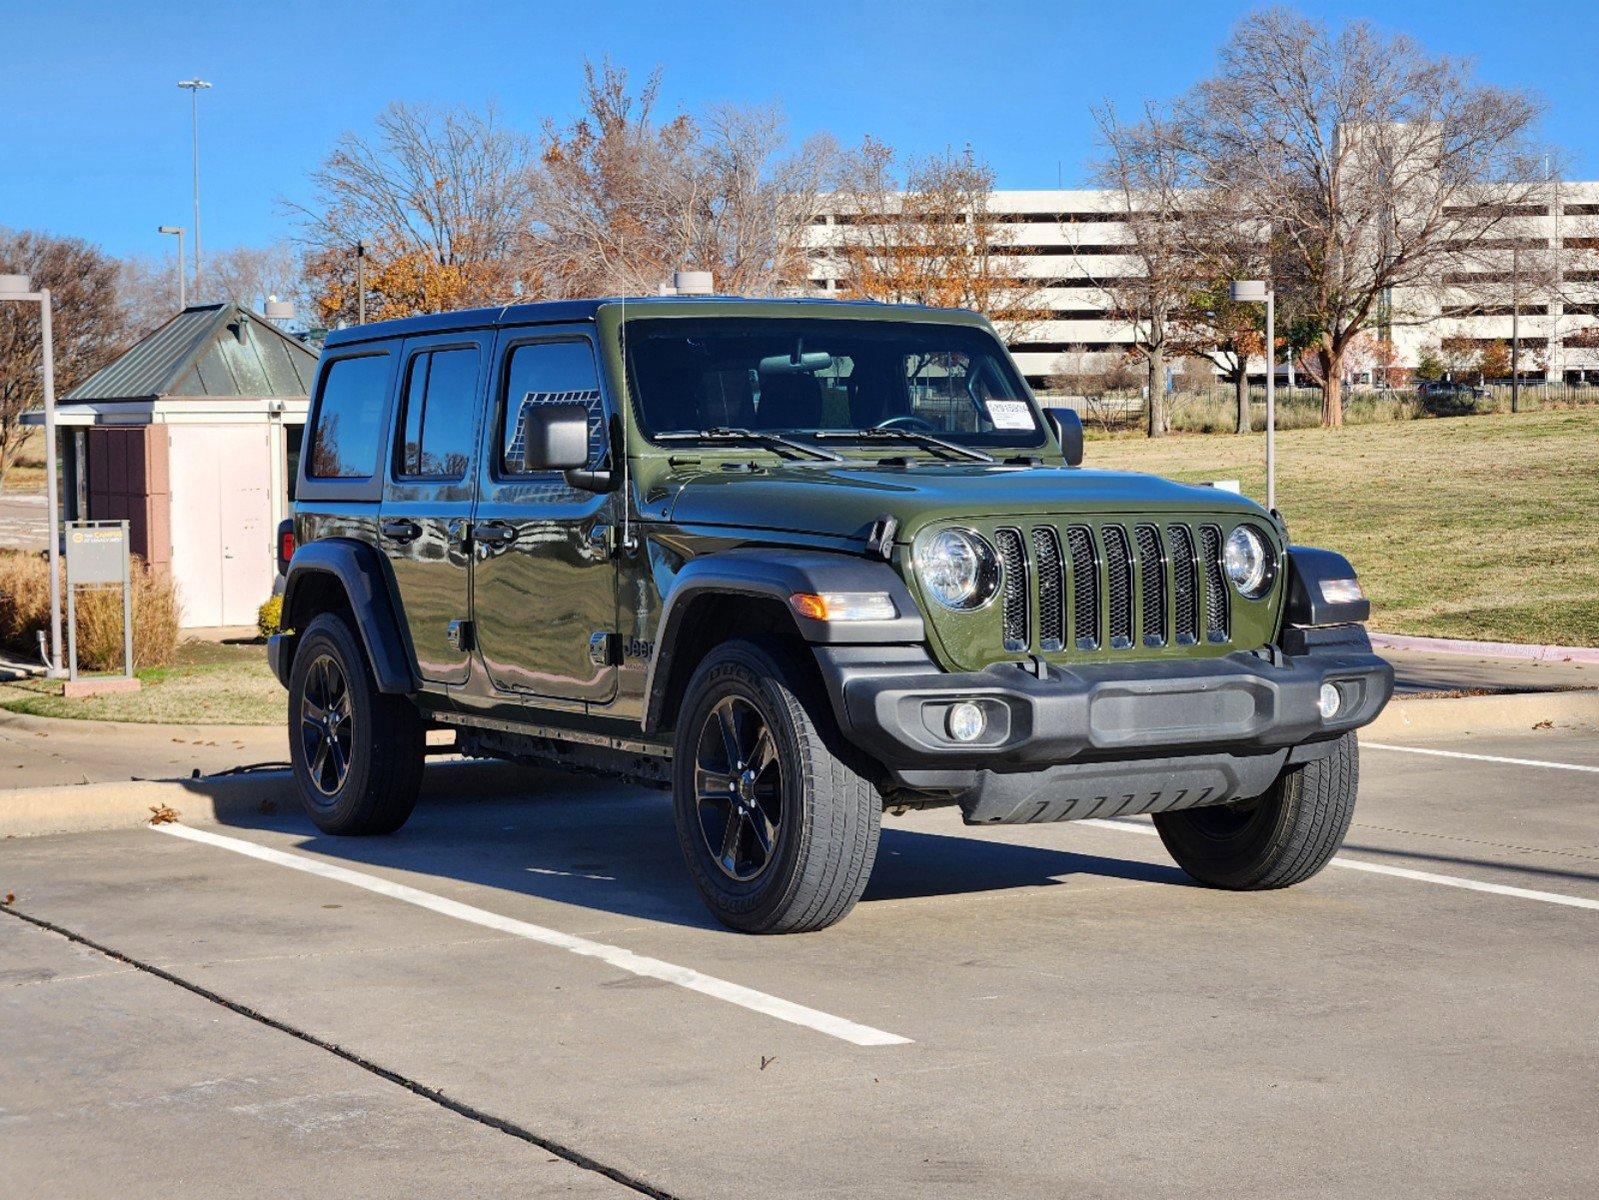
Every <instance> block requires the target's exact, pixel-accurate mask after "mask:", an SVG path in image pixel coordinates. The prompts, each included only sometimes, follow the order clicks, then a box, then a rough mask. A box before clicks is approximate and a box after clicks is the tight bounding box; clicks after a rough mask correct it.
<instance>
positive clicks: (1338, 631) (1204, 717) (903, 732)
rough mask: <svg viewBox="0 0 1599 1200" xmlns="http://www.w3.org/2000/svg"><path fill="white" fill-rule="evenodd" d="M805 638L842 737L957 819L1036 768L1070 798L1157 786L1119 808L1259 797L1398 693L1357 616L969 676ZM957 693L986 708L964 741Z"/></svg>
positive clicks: (915, 659)
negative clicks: (1266, 644)
mask: <svg viewBox="0 0 1599 1200" xmlns="http://www.w3.org/2000/svg"><path fill="white" fill-rule="evenodd" d="M815 649H816V651H817V660H818V663H819V664H820V666H821V669H822V674H823V678H824V680H825V681H826V683H827V686H828V691H829V694H830V695H831V697H832V701H833V706H834V710H835V713H836V715H837V717H838V719H839V724H840V727H841V729H842V730H843V732H844V735H845V737H846V738H848V739H849V740H850V741H851V742H852V743H854V744H855V745H856V746H857V747H859V748H860V749H861V750H862V751H864V752H865V753H866V754H867V755H869V756H870V757H871V758H872V759H873V760H874V761H875V762H877V763H879V764H881V766H882V767H883V769H884V770H885V771H886V772H887V774H888V775H889V777H890V780H889V783H890V786H894V787H898V788H902V789H910V790H915V791H923V792H927V791H934V792H946V793H953V794H957V795H959V796H961V797H962V799H961V803H962V805H963V807H965V808H967V809H968V812H967V816H968V819H972V818H973V805H972V804H971V803H969V802H968V800H969V797H970V795H971V793H973V792H974V791H976V792H982V791H985V790H993V789H995V788H997V789H998V791H1000V792H1006V793H1018V792H1025V793H1026V797H1033V798H1036V797H1037V794H1038V793H1039V791H1040V790H1041V787H1042V785H1044V784H1045V783H1046V782H1047V780H1046V779H1033V780H1029V781H1026V782H1025V784H1024V781H1023V780H1022V779H1020V778H1016V777H1018V776H1023V775H1031V776H1037V775H1040V774H1043V775H1045V776H1053V777H1055V778H1056V779H1057V780H1059V781H1060V782H1061V783H1062V786H1065V782H1066V781H1067V780H1072V781H1075V782H1073V783H1072V784H1071V786H1070V787H1069V788H1067V790H1069V791H1071V792H1072V793H1073V795H1074V796H1077V794H1078V793H1082V795H1081V796H1077V798H1078V799H1083V798H1086V799H1093V798H1094V795H1090V793H1095V794H1097V792H1096V789H1097V791H1098V792H1103V793H1105V796H1103V797H1100V798H1102V799H1104V798H1107V797H1109V795H1110V794H1111V793H1115V794H1116V795H1118V796H1127V795H1129V794H1133V795H1135V796H1136V795H1137V794H1138V793H1146V792H1150V793H1152V792H1159V793H1160V797H1159V798H1155V799H1150V798H1148V797H1146V798H1145V799H1144V800H1136V799H1135V800H1133V801H1131V802H1130V803H1129V804H1127V805H1124V806H1122V807H1120V808H1117V809H1116V811H1118V812H1126V811H1141V812H1148V811H1155V810H1156V809H1158V808H1169V807H1178V806H1183V805H1186V804H1189V803H1218V802H1220V801H1222V800H1226V799H1231V798H1235V797H1238V796H1248V795H1258V794H1259V793H1260V792H1261V791H1263V790H1264V789H1265V788H1266V787H1268V786H1270V783H1271V781H1272V780H1273V779H1275V778H1276V775H1277V773H1278V772H1279V771H1280V770H1281V769H1282V767H1283V766H1285V765H1287V764H1288V763H1289V762H1290V761H1297V760H1300V759H1303V758H1306V757H1315V756H1316V754H1317V751H1316V750H1315V749H1314V748H1313V747H1314V746H1315V745H1316V744H1317V743H1323V744H1326V745H1328V746H1330V743H1331V742H1332V741H1333V740H1335V739H1336V738H1338V737H1339V736H1341V735H1342V734H1345V733H1347V732H1349V731H1350V730H1353V729H1358V728H1359V727H1361V726H1362V725H1366V724H1369V723H1370V722H1371V721H1372V720H1373V719H1374V718H1375V717H1376V716H1377V714H1378V713H1379V712H1381V711H1382V708H1383V705H1385V704H1386V703H1387V702H1388V699H1389V697H1390V696H1391V695H1392V693H1393V668H1392V667H1390V666H1389V665H1388V663H1387V662H1385V661H1384V660H1383V659H1381V658H1379V657H1378V656H1377V655H1376V654H1374V653H1372V650H1371V642H1370V640H1369V639H1368V638H1367V636H1366V633H1365V631H1364V629H1362V628H1361V627H1360V626H1358V625H1346V626H1335V627H1331V628H1325V629H1290V630H1289V631H1288V636H1286V637H1284V639H1283V645H1282V646H1281V647H1273V648H1270V649H1269V650H1265V651H1260V652H1258V653H1247V652H1240V653H1236V654H1230V655H1227V656H1226V657H1223V658H1213V659H1200V660H1184V661H1171V662H1165V661H1159V660H1154V661H1147V660H1146V661H1142V662H1128V663H1115V662H1110V663H1094V664H1091V665H1081V666H1070V667H1064V666H1058V665H1055V664H1046V663H1041V662H1034V663H1031V664H1027V665H1022V664H1002V665H999V666H995V667H990V668H988V669H987V670H984V671H974V672H969V673H964V674H952V673H948V672H944V671H941V670H939V669H938V667H937V666H936V664H934V663H932V661H931V660H930V659H929V658H927V656H926V654H925V652H924V651H922V650H920V648H909V647H906V648H887V649H885V648H882V647H878V648H876V650H875V656H874V655H873V654H871V653H864V651H866V650H867V649H868V648H866V647H859V648H857V647H821V646H819V647H815ZM1326 683H1331V684H1334V685H1335V686H1336V687H1337V688H1338V690H1339V695H1340V700H1341V703H1340V708H1339V711H1338V712H1337V713H1336V714H1335V715H1334V716H1333V717H1332V718H1330V719H1324V718H1323V717H1322V715H1321V713H1320V711H1319V708H1318V703H1317V702H1318V699H1319V697H1320V694H1321V688H1322V685H1323V684H1326ZM963 700H970V701H973V702H975V703H977V704H978V705H979V706H980V707H981V708H982V709H983V710H984V713H985V716H986V717H987V728H986V732H985V734H984V735H983V736H982V737H980V738H979V739H978V740H977V741H975V742H971V743H964V744H963V743H959V742H956V741H955V739H954V738H952V737H951V736H950V735H949V733H948V732H947V728H946V721H947V714H948V711H949V707H950V706H951V705H952V704H954V703H957V702H959V701H963ZM1190 768H1191V770H1190ZM1006 777H1010V778H1006ZM1185 779H1186V780H1187V782H1188V783H1191V784H1192V785H1193V786H1192V787H1188V788H1185V787H1184V781H1185ZM1044 790H1046V791H1050V792H1052V793H1055V794H1058V793H1060V791H1061V789H1060V788H1053V789H1049V788H1045V789H1044ZM1179 792H1182V793H1183V794H1182V795H1181V796H1179V795H1178V794H1177V793H1179ZM1200 792H1203V793H1204V794H1203V797H1202V798H1201V799H1198V800H1195V799H1194V797H1195V796H1196V795H1198V794H1199V793H1200ZM1024 799H1025V797H1024ZM1030 802H1031V801H1028V803H1030ZM1006 803H1007V804H1008V801H1006ZM1018 804H1021V810H1022V811H1025V809H1026V804H1023V803H1022V802H1021V801H1018ZM1108 806H1109V800H1108V799H1107V810H1108ZM1053 807H1059V806H1053V805H1051V806H1046V809H1045V811H1049V809H1050V808H1053ZM977 811H979V812H981V805H980V804H979V805H977ZM1005 811H1006V812H1009V811H1011V809H1010V808H1006V809H1005ZM1084 815H1089V813H1088V812H1086V811H1083V810H1082V805H1081V804H1075V803H1074V804H1073V805H1068V806H1064V808H1063V810H1062V811H1061V812H1060V813H1059V814H1058V815H1057V816H1054V817H1050V816H1039V817H1035V818H1026V817H1017V816H1009V817H1003V816H1002V817H999V818H995V817H992V816H988V817H980V818H979V819H1009V820H1017V819H1043V820H1048V819H1060V818H1061V817H1073V816H1084Z"/></svg>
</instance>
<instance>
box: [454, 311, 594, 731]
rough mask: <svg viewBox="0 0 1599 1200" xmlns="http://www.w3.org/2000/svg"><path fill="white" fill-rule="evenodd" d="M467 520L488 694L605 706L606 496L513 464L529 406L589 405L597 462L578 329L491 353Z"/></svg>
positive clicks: (588, 363) (515, 339)
mask: <svg viewBox="0 0 1599 1200" xmlns="http://www.w3.org/2000/svg"><path fill="white" fill-rule="evenodd" d="M495 359H496V367H495V372H494V387H495V392H494V396H493V403H492V404H491V405H490V408H489V411H490V412H491V414H492V418H491V420H490V421H489V422H488V425H487V427H486V429H485V431H484V436H483V438H482V445H483V452H482V458H483V461H482V463H481V465H480V466H479V468H478V476H479V483H478V503H477V509H476V512H475V513H474V515H473V520H472V541H473V548H474V555H473V557H474V566H473V616H474V618H475V621H476V628H477V633H478V644H479V646H480V648H481V652H482V655H483V663H484V666H485V667H486V669H487V670H488V674H489V678H490V679H491V680H493V682H494V685H495V686H496V687H498V688H501V689H504V690H506V691H513V692H520V693H523V694H527V695H531V696H540V697H547V698H551V699H554V700H557V701H586V702H589V703H604V702H606V701H608V700H610V699H611V697H612V696H613V695H614V694H615V691H616V668H615V666H614V665H612V662H611V658H612V653H611V647H612V644H613V635H614V630H615V629H616V569H615V565H614V563H613V561H612V559H611V554H610V531H611V527H612V523H613V522H612V515H611V514H612V508H613V503H614V500H613V496H614V494H596V493H594V492H588V491H583V490H581V489H578V488H573V487H570V486H568V484H567V482H566V480H565V478H564V477H563V475H562V474H561V472H559V471H541V472H536V473H530V472H528V471H527V470H526V469H525V468H524V467H523V465H522V439H521V431H522V425H523V422H524V420H525V418H526V414H527V413H528V412H529V411H531V410H532V408H533V407H534V406H536V405H540V404H558V403H572V402H581V403H585V404H587V405H588V406H589V465H590V467H593V468H596V469H597V468H598V467H599V466H600V465H601V464H603V462H604V461H605V458H606V434H605V416H604V406H603V404H602V401H601V386H600V376H599V368H598V366H597V359H596V355H595V348H594V343H593V341H592V340H591V339H590V336H589V333H588V332H587V330H586V329H566V330H551V329H543V330H537V331H530V330H507V331H504V332H502V333H501V335H500V341H499V347H498V349H497V351H496V353H495Z"/></svg>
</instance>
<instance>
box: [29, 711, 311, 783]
mask: <svg viewBox="0 0 1599 1200" xmlns="http://www.w3.org/2000/svg"><path fill="white" fill-rule="evenodd" d="M288 757H289V740H288V735H287V733H285V732H284V730H283V728H282V727H278V728H263V727H260V726H255V725H209V726H208V725H129V724H119V723H113V722H109V721H62V720H54V719H51V718H48V717H27V716H22V715H20V714H18V713H10V712H5V711H3V710H0V790H4V789H10V788H27V787H51V786H56V785H61V784H82V783H115V782H120V781H123V780H128V779H184V778H187V777H189V776H190V775H192V774H193V773H194V772H195V771H196V770H198V771H199V772H200V774H202V775H212V774H215V773H217V772H219V771H227V770H231V769H233V768H235V767H243V766H250V765H252V764H255V763H283V762H287V761H288Z"/></svg>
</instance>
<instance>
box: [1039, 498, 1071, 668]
mask: <svg viewBox="0 0 1599 1200" xmlns="http://www.w3.org/2000/svg"><path fill="white" fill-rule="evenodd" d="M1032 536H1033V562H1034V563H1035V564H1037V570H1038V647H1039V649H1041V650H1043V651H1044V652H1045V653H1049V652H1051V651H1055V650H1064V649H1065V648H1066V581H1065V578H1064V577H1063V573H1062V570H1061V566H1062V564H1061V557H1060V535H1059V534H1058V533H1056V532H1055V530H1054V529H1053V528H1051V527H1050V526H1048V525H1038V526H1035V527H1034V528H1033V534H1032Z"/></svg>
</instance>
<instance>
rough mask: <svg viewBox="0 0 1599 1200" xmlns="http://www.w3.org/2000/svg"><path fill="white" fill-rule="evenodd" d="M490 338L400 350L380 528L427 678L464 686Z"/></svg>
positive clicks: (465, 337)
mask: <svg viewBox="0 0 1599 1200" xmlns="http://www.w3.org/2000/svg"><path fill="white" fill-rule="evenodd" d="M489 342H490V338H489V335H488V334H483V333H476V334H474V333H468V334H447V335H438V336H434V337H423V338H411V339H408V340H407V341H406V343H405V345H404V348H403V351H402V358H403V361H402V363H401V375H400V392H399V397H398V400H397V402H396V404H395V405H394V423H393V432H392V435H391V437H390V439H389V446H390V450H389V457H388V462H387V464H386V468H385V472H384V481H383V504H382V509H381V511H380V513H379V521H378V528H379V535H380V538H381V542H382V546H383V552H384V553H385V554H386V555H387V556H388V559H389V565H390V566H391V567H392V568H393V570H394V581H395V584H396V585H397V588H398V592H399V597H400V606H401V608H403V609H404V612H405V620H406V623H407V625H408V626H409V628H410V633H411V645H412V647H413V648H414V649H415V651H416V662H417V669H418V671H419V672H420V673H421V676H422V678H423V679H425V680H427V681H428V682H429V683H437V684H455V683H465V682H466V679H467V676H468V673H469V670H470V661H471V652H472V647H471V633H470V630H469V627H468V621H469V620H470V617H471V596H470V592H469V588H470V586H471V562H470V554H469V550H468V546H469V541H468V533H469V531H470V522H471V518H472V498H473V496H472V493H473V489H474V487H475V486H476V479H475V471H474V468H475V466H476V459H477V446H478V443H479V441H480V438H479V435H478V430H479V414H480V413H481V412H482V408H483V405H482V399H481V398H482V395H483V386H484V383H485V379H486V376H487V371H488V362H489Z"/></svg>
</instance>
